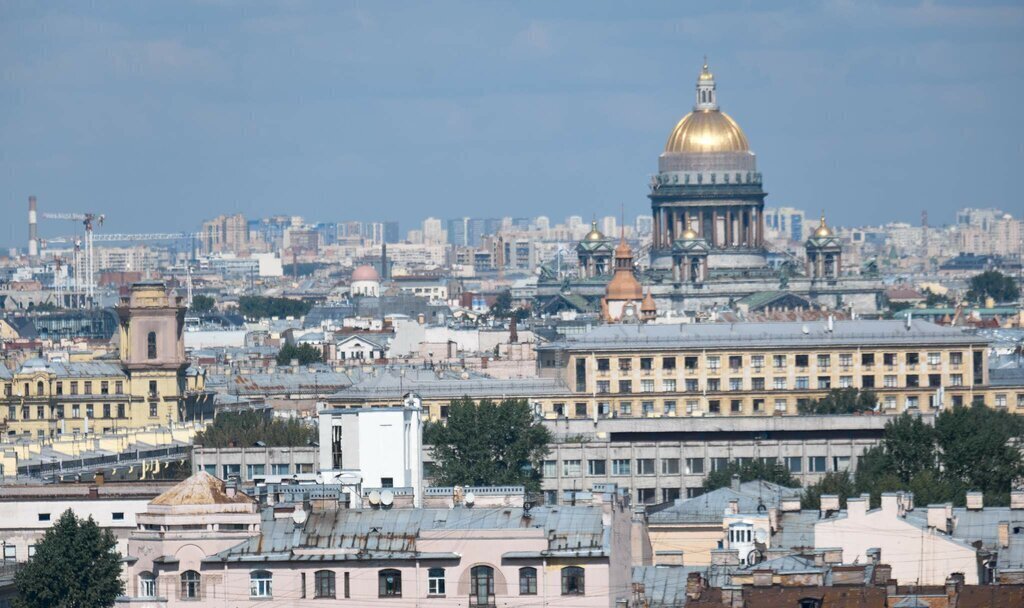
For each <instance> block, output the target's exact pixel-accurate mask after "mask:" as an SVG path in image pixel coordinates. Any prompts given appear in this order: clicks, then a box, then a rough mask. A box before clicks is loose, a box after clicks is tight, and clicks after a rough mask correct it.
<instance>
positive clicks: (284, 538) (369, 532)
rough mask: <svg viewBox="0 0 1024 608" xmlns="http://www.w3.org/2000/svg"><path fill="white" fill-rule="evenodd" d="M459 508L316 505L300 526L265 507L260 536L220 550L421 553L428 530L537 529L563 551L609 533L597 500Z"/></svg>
mask: <svg viewBox="0 0 1024 608" xmlns="http://www.w3.org/2000/svg"><path fill="white" fill-rule="evenodd" d="M525 513H526V512H525V511H524V510H523V509H522V508H518V507H501V508H472V509H466V508H455V509H389V510H379V509H338V510H333V511H316V512H313V513H311V514H310V515H309V517H308V518H307V519H306V521H305V522H304V523H303V524H301V527H299V525H298V524H296V523H295V522H294V521H293V520H292V518H283V519H274V517H273V512H272V511H271V510H265V511H264V514H263V521H262V523H261V533H260V535H259V536H257V537H255V538H253V539H250V540H248V541H245V542H243V543H241V544H239V545H237V546H235V547H232V548H231V549H228V550H226V551H223V552H221V553H219V554H218V555H217V556H216V559H217V560H220V561H243V560H246V561H248V560H253V559H277V560H291V559H303V555H302V554H303V551H304V550H317V551H316V552H317V553H318V554H321V553H323V554H329V555H344V556H349V557H347V558H346V559H369V556H370V555H377V556H380V557H381V558H382V559H383V558H388V559H401V558H402V557H401V556H403V555H406V556H410V557H416V556H419V557H423V554H420V553H418V552H417V550H416V541H417V539H418V538H419V537H420V535H421V534H422V533H423V532H426V531H456V530H461V531H465V530H508V529H538V530H541V531H542V532H543V536H544V537H545V538H547V543H548V550H549V551H558V552H562V553H565V554H576V553H579V552H584V553H592V552H594V551H602V550H606V549H607V548H608V547H607V546H606V544H607V542H608V539H607V535H606V534H605V532H606V530H605V526H604V524H603V522H602V515H601V509H600V508H599V507H597V506H576V507H537V508H534V509H532V510H531V511H530V512H529V516H524V514H525ZM330 549H334V550H335V551H333V552H331V551H326V550H330Z"/></svg>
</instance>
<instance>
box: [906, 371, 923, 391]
mask: <svg viewBox="0 0 1024 608" xmlns="http://www.w3.org/2000/svg"><path fill="white" fill-rule="evenodd" d="M919 386H921V377H920V376H917V375H914V374H910V375H908V376H907V387H909V388H917V387H919Z"/></svg>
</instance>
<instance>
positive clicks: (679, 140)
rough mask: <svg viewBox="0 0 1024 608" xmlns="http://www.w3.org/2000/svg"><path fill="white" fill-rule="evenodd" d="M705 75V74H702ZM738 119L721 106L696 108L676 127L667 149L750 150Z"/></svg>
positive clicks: (686, 150)
mask: <svg viewBox="0 0 1024 608" xmlns="http://www.w3.org/2000/svg"><path fill="white" fill-rule="evenodd" d="M702 77H703V75H702ZM749 151H750V144H749V143H748V142H747V136H746V135H744V134H743V129H741V128H740V126H739V125H738V124H736V121H735V120H733V119H732V118H731V117H730V116H729V115H728V114H726V113H725V112H722V111H721V110H695V111H693V112H690V113H689V114H687V115H686V116H684V117H683V119H682V120H680V121H679V123H678V124H677V125H676V128H675V129H672V134H671V135H669V136H668V143H666V144H665V152H749Z"/></svg>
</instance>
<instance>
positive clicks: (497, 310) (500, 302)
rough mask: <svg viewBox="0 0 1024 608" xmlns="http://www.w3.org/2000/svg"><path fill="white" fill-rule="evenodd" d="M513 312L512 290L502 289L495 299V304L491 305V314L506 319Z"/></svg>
mask: <svg viewBox="0 0 1024 608" xmlns="http://www.w3.org/2000/svg"><path fill="white" fill-rule="evenodd" d="M511 314H512V292H511V291H509V290H507V289H506V290H505V291H502V292H501V293H499V294H498V297H496V298H495V299H494V305H493V306H491V315H492V316H494V317H496V318H499V319H504V318H506V317H508V316H509V315H511Z"/></svg>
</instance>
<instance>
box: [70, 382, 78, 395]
mask: <svg viewBox="0 0 1024 608" xmlns="http://www.w3.org/2000/svg"><path fill="white" fill-rule="evenodd" d="M71 394H72V395H77V394H78V382H72V383H71Z"/></svg>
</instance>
